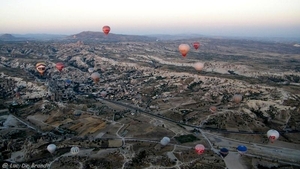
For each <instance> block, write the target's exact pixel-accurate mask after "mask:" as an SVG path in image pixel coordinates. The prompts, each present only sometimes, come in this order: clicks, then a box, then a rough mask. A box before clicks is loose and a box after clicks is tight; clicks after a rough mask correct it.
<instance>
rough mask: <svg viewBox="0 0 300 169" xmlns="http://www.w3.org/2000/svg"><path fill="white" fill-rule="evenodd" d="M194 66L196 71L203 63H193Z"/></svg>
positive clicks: (200, 68) (202, 66) (199, 69)
mask: <svg viewBox="0 0 300 169" xmlns="http://www.w3.org/2000/svg"><path fill="white" fill-rule="evenodd" d="M194 68H195V69H196V70H198V71H201V70H202V69H203V68H204V63H201V62H197V63H195V64H194Z"/></svg>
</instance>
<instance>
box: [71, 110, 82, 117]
mask: <svg viewBox="0 0 300 169" xmlns="http://www.w3.org/2000/svg"><path fill="white" fill-rule="evenodd" d="M73 114H74V115H75V116H81V114H82V111H81V110H75V111H74V112H73Z"/></svg>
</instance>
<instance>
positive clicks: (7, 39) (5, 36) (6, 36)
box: [0, 33, 18, 41]
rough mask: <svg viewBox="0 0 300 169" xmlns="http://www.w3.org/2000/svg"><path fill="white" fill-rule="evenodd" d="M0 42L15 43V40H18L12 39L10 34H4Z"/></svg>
mask: <svg viewBox="0 0 300 169" xmlns="http://www.w3.org/2000/svg"><path fill="white" fill-rule="evenodd" d="M0 40H1V41H16V40H18V38H16V37H14V36H13V35H11V34H8V33H6V34H3V35H1V36H0Z"/></svg>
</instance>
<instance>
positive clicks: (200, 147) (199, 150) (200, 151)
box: [195, 144, 205, 155]
mask: <svg viewBox="0 0 300 169" xmlns="http://www.w3.org/2000/svg"><path fill="white" fill-rule="evenodd" d="M195 150H196V153H197V154H199V155H200V154H203V153H204V150H205V147H204V145H202V144H197V145H196V146H195Z"/></svg>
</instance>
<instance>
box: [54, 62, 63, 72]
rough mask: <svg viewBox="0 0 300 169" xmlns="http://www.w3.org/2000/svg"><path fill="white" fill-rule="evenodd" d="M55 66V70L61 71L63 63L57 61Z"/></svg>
mask: <svg viewBox="0 0 300 169" xmlns="http://www.w3.org/2000/svg"><path fill="white" fill-rule="evenodd" d="M55 67H56V69H57V70H59V71H62V70H63V68H64V67H65V65H64V64H63V63H61V62H58V63H56V65H55Z"/></svg>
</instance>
